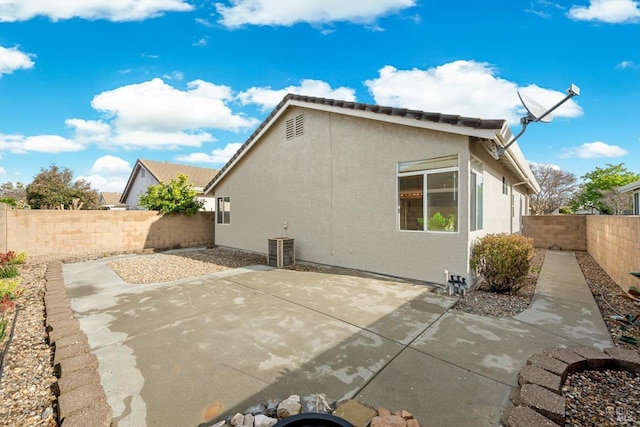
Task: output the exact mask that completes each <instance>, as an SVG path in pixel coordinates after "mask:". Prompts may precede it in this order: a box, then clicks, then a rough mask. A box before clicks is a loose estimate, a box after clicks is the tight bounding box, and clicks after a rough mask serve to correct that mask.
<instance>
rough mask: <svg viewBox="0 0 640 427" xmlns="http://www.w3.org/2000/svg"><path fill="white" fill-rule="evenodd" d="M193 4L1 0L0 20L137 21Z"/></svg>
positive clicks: (174, 0)
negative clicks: (41, 18)
mask: <svg viewBox="0 0 640 427" xmlns="http://www.w3.org/2000/svg"><path fill="white" fill-rule="evenodd" d="M190 10H193V6H192V5H190V4H189V3H188V2H187V1H186V0H117V1H113V0H2V1H0V22H15V21H26V20H29V19H31V18H35V17H37V16H46V17H48V18H49V19H51V20H52V21H58V20H63V19H72V18H82V19H90V20H94V19H105V20H108V21H114V22H120V21H141V20H144V19H148V18H155V17H158V16H161V15H163V14H164V13H165V12H188V11H190Z"/></svg>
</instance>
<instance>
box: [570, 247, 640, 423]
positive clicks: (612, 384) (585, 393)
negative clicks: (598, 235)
mask: <svg viewBox="0 0 640 427" xmlns="http://www.w3.org/2000/svg"><path fill="white" fill-rule="evenodd" d="M575 254H576V258H577V259H578V264H580V268H581V269H582V273H583V274H584V277H585V279H586V280H587V284H588V285H589V288H590V289H591V293H592V294H593V297H594V299H595V300H596V303H597V304H598V307H599V308H600V313H602V318H603V319H604V322H605V324H606V325H607V329H608V330H609V333H610V334H611V340H612V341H613V343H614V345H615V346H616V347H621V348H630V349H635V350H638V347H636V346H634V345H632V344H629V343H626V342H624V341H622V340H621V337H623V336H630V337H636V338H638V337H640V335H639V330H638V329H639V328H638V327H629V326H625V325H623V324H622V323H620V322H618V321H616V320H613V319H612V318H611V316H612V315H622V316H624V315H625V314H627V313H631V314H640V307H638V306H637V305H635V304H634V302H633V301H632V300H630V299H629V298H627V297H625V296H624V293H623V292H622V290H621V289H620V287H619V286H618V285H616V283H615V282H614V281H613V280H612V279H611V277H609V275H608V274H607V273H605V272H604V270H602V268H600V266H599V265H598V264H597V263H596V262H595V261H594V260H593V258H591V255H589V254H588V253H586V252H575ZM562 390H563V392H564V395H565V397H566V399H567V401H566V402H567V403H566V412H565V413H566V416H567V420H566V426H602V427H610V426H638V425H640V375H638V374H633V373H630V372H616V371H602V372H598V371H585V372H581V373H576V374H573V375H569V377H568V378H567V381H566V383H565V385H564V387H563V389H562Z"/></svg>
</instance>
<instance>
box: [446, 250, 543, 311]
mask: <svg viewBox="0 0 640 427" xmlns="http://www.w3.org/2000/svg"><path fill="white" fill-rule="evenodd" d="M545 253H546V250H545V249H536V250H535V252H534V255H533V259H532V260H531V273H529V275H528V276H527V278H526V279H525V281H524V284H523V285H522V287H521V288H520V289H518V291H517V292H515V293H514V294H508V293H505V294H495V293H492V292H487V291H485V290H483V288H482V286H480V288H479V289H474V290H472V291H470V292H467V293H466V295H465V297H464V298H461V299H460V300H459V301H458V302H457V303H456V305H455V307H454V308H455V309H456V310H460V311H464V312H465V313H471V314H477V315H479V316H492V317H509V316H514V315H516V314H518V313H521V312H523V311H524V310H526V309H527V307H529V304H530V303H531V297H533V293H534V292H535V290H536V282H537V281H538V274H540V269H541V268H542V263H543V262H544V255H545Z"/></svg>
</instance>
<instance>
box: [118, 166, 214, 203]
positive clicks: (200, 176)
mask: <svg viewBox="0 0 640 427" xmlns="http://www.w3.org/2000/svg"><path fill="white" fill-rule="evenodd" d="M140 168H144V169H145V170H146V171H147V172H148V173H149V174H151V176H152V177H153V178H154V179H155V180H156V181H158V182H159V183H160V182H169V181H171V180H172V179H174V178H175V177H176V175H177V174H178V173H182V174H184V175H187V176H188V177H189V180H188V182H189V183H190V184H192V185H193V188H194V190H196V191H198V192H200V193H202V192H203V190H204V187H205V186H206V185H207V183H208V182H210V181H211V179H212V178H213V177H214V176H215V175H216V174H217V173H218V170H217V169H210V168H202V167H198V166H189V165H180V164H177V163H169V162H156V161H153V160H143V159H138V160H137V161H136V164H135V166H134V167H133V170H132V171H131V175H130V176H129V179H128V180H127V185H126V186H125V188H124V192H123V193H122V196H121V197H120V201H121V202H123V203H124V201H125V200H126V199H127V196H128V194H129V191H130V190H131V187H132V185H133V181H134V180H135V177H137V176H138V171H139V170H140Z"/></svg>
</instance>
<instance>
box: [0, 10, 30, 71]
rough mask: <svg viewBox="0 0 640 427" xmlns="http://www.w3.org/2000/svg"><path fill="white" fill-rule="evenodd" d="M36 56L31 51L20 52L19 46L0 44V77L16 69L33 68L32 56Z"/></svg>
mask: <svg viewBox="0 0 640 427" xmlns="http://www.w3.org/2000/svg"><path fill="white" fill-rule="evenodd" d="M0 7H2V6H0ZM34 56H35V55H33V54H30V53H24V52H20V50H18V48H17V47H9V48H6V47H3V46H0V77H2V75H3V74H11V73H13V72H14V71H16V70H20V69H28V68H32V67H33V65H34V62H33V60H32V59H31V58H32V57H34Z"/></svg>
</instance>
